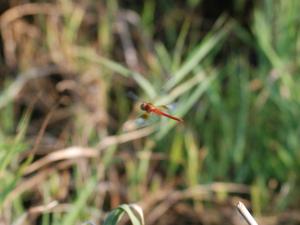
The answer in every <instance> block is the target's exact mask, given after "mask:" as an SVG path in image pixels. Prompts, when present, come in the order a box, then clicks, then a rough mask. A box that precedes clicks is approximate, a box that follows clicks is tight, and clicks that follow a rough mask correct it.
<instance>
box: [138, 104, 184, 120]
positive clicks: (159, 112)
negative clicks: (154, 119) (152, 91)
mask: <svg viewBox="0 0 300 225" xmlns="http://www.w3.org/2000/svg"><path fill="white" fill-rule="evenodd" d="M140 107H141V110H143V111H145V112H146V113H145V114H144V115H143V117H148V114H150V113H154V114H156V115H158V116H165V117H168V118H170V119H172V120H176V121H177V122H179V123H182V122H183V119H181V118H178V117H176V116H172V115H170V114H168V113H166V112H164V111H162V110H160V109H159V107H157V106H154V105H153V104H152V103H150V102H143V103H142V104H141V105H140ZM166 108H167V107H166Z"/></svg>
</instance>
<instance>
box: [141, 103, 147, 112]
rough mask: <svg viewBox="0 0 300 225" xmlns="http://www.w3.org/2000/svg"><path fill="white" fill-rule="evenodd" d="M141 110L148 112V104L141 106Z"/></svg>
mask: <svg viewBox="0 0 300 225" xmlns="http://www.w3.org/2000/svg"><path fill="white" fill-rule="evenodd" d="M141 110H143V111H146V104H145V103H142V104H141Z"/></svg>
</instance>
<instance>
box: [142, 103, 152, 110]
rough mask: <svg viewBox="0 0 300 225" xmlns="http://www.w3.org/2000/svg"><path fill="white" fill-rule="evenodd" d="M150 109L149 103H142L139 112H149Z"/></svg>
mask: <svg viewBox="0 0 300 225" xmlns="http://www.w3.org/2000/svg"><path fill="white" fill-rule="evenodd" d="M150 108H151V107H150V105H149V103H146V102H143V103H142V104H141V110H143V111H146V112H150V111H151V109H150Z"/></svg>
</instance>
